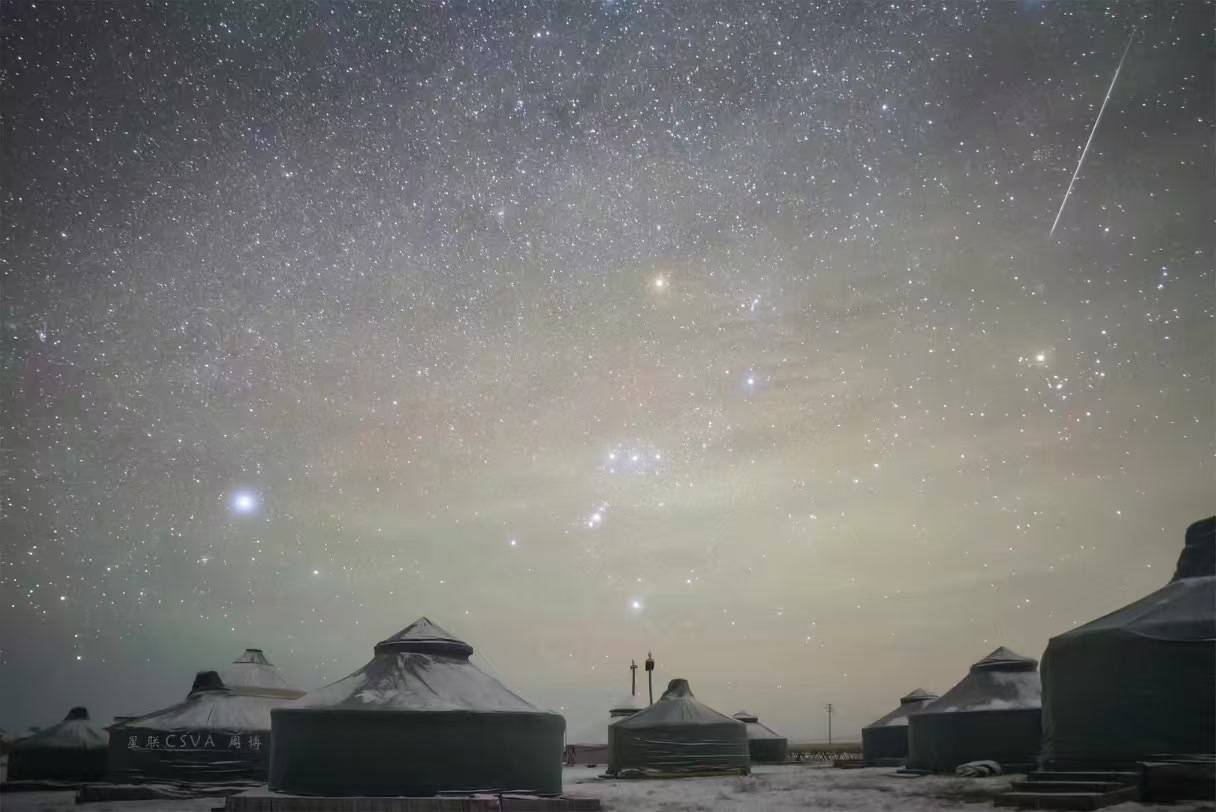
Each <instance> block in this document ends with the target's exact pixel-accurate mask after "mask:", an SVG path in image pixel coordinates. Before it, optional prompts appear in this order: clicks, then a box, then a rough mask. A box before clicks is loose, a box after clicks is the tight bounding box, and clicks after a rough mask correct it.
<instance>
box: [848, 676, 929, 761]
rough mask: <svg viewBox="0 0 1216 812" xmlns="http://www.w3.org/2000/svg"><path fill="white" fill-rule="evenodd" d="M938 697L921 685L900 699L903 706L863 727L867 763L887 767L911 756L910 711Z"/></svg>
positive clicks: (864, 751) (862, 741) (863, 753)
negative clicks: (909, 743)
mask: <svg viewBox="0 0 1216 812" xmlns="http://www.w3.org/2000/svg"><path fill="white" fill-rule="evenodd" d="M935 699H937V694H931V693H929V692H928V691H926V690H924V689H922V688H917V689H916V690H914V691H912V692H910V693H908V694H905V695H904V696H901V697H900V698H899V707H898V708H896V709H895V710H893V711H891V712H890V713H888V714H887V715H885V716H883V717H882V718H881V719H878V720H877V721H875V722H872V723H871V724H869V725H867V726H866V727H863V728H862V729H861V751H862V755H863V757H864V758H865V762H866V764H872V765H874V766H879V767H886V766H892V765H893V764H894V763H896V762H898V763H903V762H904V761H906V760H907V758H908V714H910V713H912V712H913V711H917V710H920V709H921V708H923V707H924V706H925V705H927V704H928V703H930V702H932V701H933V700H935Z"/></svg>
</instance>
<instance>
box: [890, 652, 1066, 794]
mask: <svg viewBox="0 0 1216 812" xmlns="http://www.w3.org/2000/svg"><path fill="white" fill-rule="evenodd" d="M1037 666H1038V663H1037V662H1036V661H1035V660H1034V659H1033V658H1031V657H1023V656H1022V655H1020V654H1015V653H1014V652H1012V651H1010V650H1009V649H1007V648H1005V647H1004V646H1001V647H1000V648H998V649H996V650H995V651H993V652H992V653H991V654H989V655H988V656H987V657H985V658H984V659H982V660H980V661H979V662H977V663H976V664H975V665H973V666H971V671H970V673H968V674H967V676H966V677H964V678H963V679H962V680H961V681H960V682H959V683H958V684H957V685H955V686H954V687H953V688H951V689H950V690H949V691H947V692H946V693H944V694H942V696H941V697H939V698H938V699H935V700H933V701H932V702H929V703H927V704H926V705H924V706H923V707H922V708H920V709H919V710H917V711H913V712H912V713H910V714H909V715H908V767H909V768H910V769H914V770H929V771H931V772H942V771H947V770H953V769H954V768H955V767H957V766H958V765H960V764H964V763H966V762H968V761H979V760H988V761H995V762H997V763H999V764H1001V765H1022V764H1032V763H1033V762H1034V761H1035V760H1036V759H1037V758H1038V754H1039V739H1040V737H1041V729H1042V728H1041V725H1040V722H1039V717H1040V713H1041V705H1040V693H1041V687H1040V685H1039V674H1038V671H1036V670H1035V669H1036V668H1037Z"/></svg>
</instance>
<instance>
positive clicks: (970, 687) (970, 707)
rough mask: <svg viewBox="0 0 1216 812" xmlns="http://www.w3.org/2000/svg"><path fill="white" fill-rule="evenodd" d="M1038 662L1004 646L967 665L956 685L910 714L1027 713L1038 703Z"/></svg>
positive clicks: (1040, 694) (1039, 693) (1039, 686)
mask: <svg viewBox="0 0 1216 812" xmlns="http://www.w3.org/2000/svg"><path fill="white" fill-rule="evenodd" d="M1037 668H1038V661H1037V660H1035V659H1034V658H1032V657H1024V656H1022V655H1021V654H1018V653H1016V652H1014V651H1011V650H1009V649H1007V648H1005V647H1004V646H1000V647H999V648H996V649H994V650H993V651H992V653H990V654H989V655H988V656H987V657H985V658H983V659H982V660H980V661H979V662H976V663H975V664H973V665H972V666H971V670H970V672H969V673H968V674H967V676H965V677H963V679H962V680H960V681H959V683H958V684H957V685H955V686H954V687H953V688H951V689H950V690H949V691H946V693H944V694H942V695H941V697H939V698H938V699H935V700H933V701H932V702H929V703H928V704H926V705H922V706H920V707H919V708H916V709H915V710H913V711H912V712H913V713H914V714H917V715H920V714H934V713H963V712H969V711H997V710H1027V709H1033V708H1038V707H1040V706H1041V704H1042V699H1041V696H1042V686H1041V685H1040V683H1039V673H1038V671H1037V670H1036V669H1037Z"/></svg>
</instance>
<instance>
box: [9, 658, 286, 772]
mask: <svg viewBox="0 0 1216 812" xmlns="http://www.w3.org/2000/svg"><path fill="white" fill-rule="evenodd" d="M303 695H304V692H303V691H299V690H295V689H293V688H291V687H290V686H288V684H287V682H286V681H285V680H284V679H283V677H282V675H281V674H280V673H279V671H278V669H276V668H275V667H274V665H273V664H271V663H270V661H269V660H267V659H266V656H265V655H264V654H263V653H262V651H261V650H260V649H247V650H246V651H245V653H244V654H242V655H241V656H240V657H238V658H237V659H236V660H235V661H234V662H233V663H232V665H231V666H230V667H229V668H227V669H225V670H224V671H223V672H222V673H219V672H216V671H201V672H199V673H198V674H197V675H196V676H195V678H194V682H193V684H192V685H191V686H190V691H189V692H188V693H187V694H186V697H185V699H183V700H182V701H181V702H178V703H177V704H174V705H171V706H169V707H167V708H163V709H161V710H156V711H153V712H151V713H147V714H144V715H142V716H125V717H117V718H116V719H115V722H114V724H112V725H110V726H108V727H101V726H99V725H97V724H95V723H94V722H92V721H91V720H90V719H89V712H88V710H87V709H86V708H82V707H78V708H72V710H71V711H70V712H69V713H68V715H67V717H66V718H65V719H64V720H63V721H62V722H60V723H59V724H57V725H54V726H52V727H49V728H46V729H44V730H40V731H38V732H37V733H35V734H33V735H32V736H27V737H26V738H23V739H18V740H17V741H16V742H14V743H13V745H12V752H11V753H10V755H9V768H8V780H9V781H12V782H18V781H50V782H56V781H58V782H65V783H72V782H85V781H101V780H108V781H115V782H131V783H140V782H158V781H166V782H184V783H190V782H195V783H223V782H230V781H241V780H250V779H256V778H258V777H259V776H265V774H266V769H267V764H268V760H269V754H270V728H271V725H270V711H271V710H272V709H273V708H275V707H278V706H280V705H283V704H286V703H287V702H290V701H292V700H294V699H296V698H298V697H301V696H303Z"/></svg>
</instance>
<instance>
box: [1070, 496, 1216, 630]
mask: <svg viewBox="0 0 1216 812" xmlns="http://www.w3.org/2000/svg"><path fill="white" fill-rule="evenodd" d="M1214 549H1216V517H1211V518H1208V519H1204V520H1202V521H1198V522H1195V523H1194V524H1192V525H1191V526H1190V527H1189V528H1187V531H1186V544H1185V545H1184V546H1183V549H1182V553H1181V554H1180V555H1179V556H1178V567H1177V569H1176V570H1175V572H1174V577H1173V578H1172V579H1171V580H1170V582H1169V583H1168V584H1166V585H1165V586H1163V587H1161V588H1160V589H1158V590H1157V591H1156V592H1153V593H1151V594H1149V595H1146V596H1144V597H1143V598H1141V599H1140V600H1138V601H1133V602H1132V603H1129V604H1128V605H1127V606H1124V607H1123V608H1122V609H1116V610H1115V611H1114V612H1111V613H1110V614H1108V615H1104V616H1102V617H1100V618H1098V619H1097V620H1092V621H1090V622H1089V623H1086V624H1084V625H1083V626H1078V627H1077V628H1075V629H1070V630H1069V631H1066V632H1064V633H1063V634H1060V635H1057V636H1056V637H1055V638H1053V640H1058V641H1060V642H1071V641H1073V640H1075V639H1077V638H1082V637H1090V636H1092V635H1109V634H1132V635H1136V636H1137V637H1148V638H1152V639H1155V640H1172V641H1175V642H1188V641H1189V642H1201V641H1211V640H1216V610H1213V607H1214V606H1216V571H1214V569H1213V568H1214V567H1216V563H1213V558H1214V556H1216V553H1214V552H1213V550H1214Z"/></svg>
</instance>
